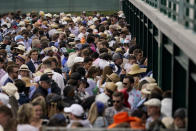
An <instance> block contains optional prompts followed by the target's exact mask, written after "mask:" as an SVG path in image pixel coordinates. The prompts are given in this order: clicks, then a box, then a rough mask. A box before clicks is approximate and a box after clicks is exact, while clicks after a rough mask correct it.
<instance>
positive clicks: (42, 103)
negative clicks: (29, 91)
mask: <svg viewBox="0 0 196 131" xmlns="http://www.w3.org/2000/svg"><path fill="white" fill-rule="evenodd" d="M31 103H32V104H34V103H38V104H39V105H40V106H41V107H42V111H43V115H46V113H47V111H46V101H45V99H44V97H43V96H38V97H36V98H35V99H33V101H32V102H31Z"/></svg>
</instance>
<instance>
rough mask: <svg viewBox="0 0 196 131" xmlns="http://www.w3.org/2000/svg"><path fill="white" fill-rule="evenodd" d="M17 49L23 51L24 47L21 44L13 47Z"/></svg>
mask: <svg viewBox="0 0 196 131" xmlns="http://www.w3.org/2000/svg"><path fill="white" fill-rule="evenodd" d="M15 48H16V49H18V50H22V51H25V47H24V46H23V45H18V47H15Z"/></svg>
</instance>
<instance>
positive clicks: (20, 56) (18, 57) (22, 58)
mask: <svg viewBox="0 0 196 131" xmlns="http://www.w3.org/2000/svg"><path fill="white" fill-rule="evenodd" d="M16 58H17V59H19V60H20V61H23V62H25V60H26V57H25V56H24V55H21V54H19V55H18V56H16Z"/></svg>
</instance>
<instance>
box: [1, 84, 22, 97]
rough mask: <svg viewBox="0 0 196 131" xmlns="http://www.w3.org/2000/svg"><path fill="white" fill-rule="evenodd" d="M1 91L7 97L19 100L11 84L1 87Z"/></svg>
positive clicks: (16, 89)
mask: <svg viewBox="0 0 196 131" xmlns="http://www.w3.org/2000/svg"><path fill="white" fill-rule="evenodd" d="M1 89H2V90H3V91H4V92H5V93H6V94H7V95H8V96H14V97H15V98H16V100H19V94H18V88H17V87H16V86H15V85H14V84H13V83H7V84H6V85H5V86H2V87H1Z"/></svg>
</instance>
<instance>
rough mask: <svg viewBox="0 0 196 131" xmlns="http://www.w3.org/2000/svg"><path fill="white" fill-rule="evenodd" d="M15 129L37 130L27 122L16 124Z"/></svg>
mask: <svg viewBox="0 0 196 131" xmlns="http://www.w3.org/2000/svg"><path fill="white" fill-rule="evenodd" d="M17 131H39V129H38V128H36V127H34V126H31V125H29V124H18V126H17Z"/></svg>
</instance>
